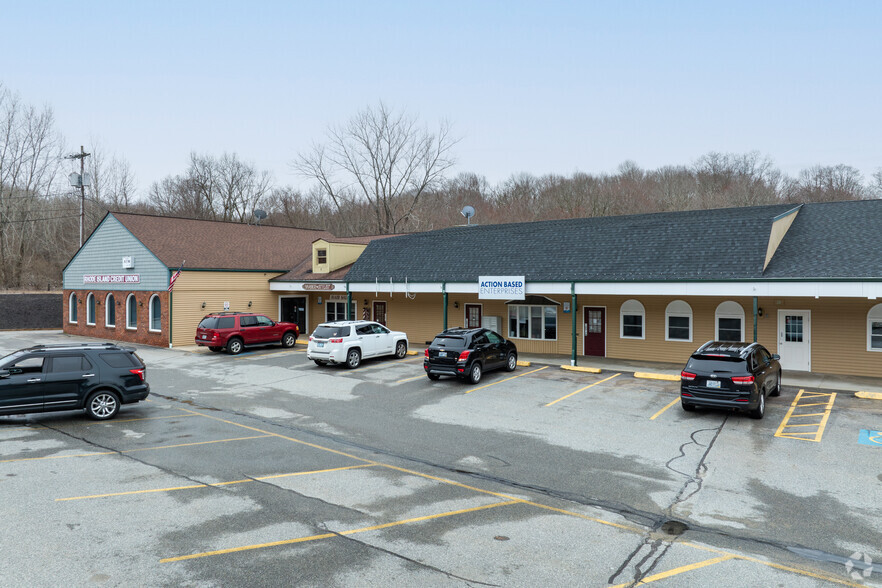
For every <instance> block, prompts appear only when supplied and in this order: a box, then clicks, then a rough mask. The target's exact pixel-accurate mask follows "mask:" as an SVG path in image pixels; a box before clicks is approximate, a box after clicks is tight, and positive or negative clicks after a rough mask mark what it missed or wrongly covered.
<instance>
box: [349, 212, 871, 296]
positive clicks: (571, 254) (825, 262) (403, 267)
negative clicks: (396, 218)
mask: <svg viewBox="0 0 882 588" xmlns="http://www.w3.org/2000/svg"><path fill="white" fill-rule="evenodd" d="M793 208H794V206H793V205H790V204H780V205H772V206H758V207H744V208H724V209H715V210H695V211H685V212H670V213H656V214H641V215H630V216H615V217H597V218H583V219H568V220H556V221H541V222H531V223H515V224H505V225H487V226H471V227H453V228H449V229H442V230H438V231H432V232H428V233H417V234H412V235H405V236H402V237H396V238H392V239H384V240H379V241H373V242H371V244H370V245H368V247H367V249H365V251H364V253H362V255H361V257H359V258H358V260H357V261H356V262H355V264H354V265H353V267H352V269H351V270H350V271H349V273H348V274H347V276H346V280H347V281H350V282H373V281H374V280H376V279H379V280H380V281H387V280H389V279H390V278H392V279H395V280H401V279H404V278H407V279H408V280H409V281H411V282H417V281H420V282H442V281H448V282H469V281H476V280H477V279H478V276H481V275H524V276H525V277H526V279H527V280H528V281H680V280H739V279H763V278H769V277H797V276H798V277H805V276H817V277H828V276H840V275H841V276H845V275H848V276H849V277H857V276H872V277H877V278H882V268H880V264H882V240H880V239H879V238H878V234H879V228H880V227H882V223H880V221H882V218H880V215H882V201H879V200H875V201H860V202H840V203H825V204H806V205H805V206H803V208H802V210H800V212H799V214H798V215H797V217H796V219H795V221H794V222H793V225H792V226H791V228H790V231H789V232H788V233H787V235H786V236H785V239H784V241H783V242H782V243H781V246H780V247H779V250H778V252H777V253H776V255H775V256H774V257H773V261H772V263H771V264H770V265H769V268H768V269H767V271H766V273H765V274H764V273H763V263H764V261H765V256H766V248H767V246H768V242H769V234H770V231H771V227H772V221H773V219H774V218H775V217H776V216H778V215H779V214H782V213H784V212H787V211H789V210H792V209H793ZM874 225H875V228H873V226H874ZM854 229H858V230H857V231H855V230H854ZM874 236H875V237H876V238H874ZM867 256H871V257H873V262H872V263H869V264H868V263H867V262H866V257H867Z"/></svg>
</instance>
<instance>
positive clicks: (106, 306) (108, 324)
mask: <svg viewBox="0 0 882 588" xmlns="http://www.w3.org/2000/svg"><path fill="white" fill-rule="evenodd" d="M111 297H113V304H109V303H108V300H110V298H111ZM111 308H113V310H114V313H113V323H111V322H109V319H110V309H111ZM104 326H105V327H116V296H114V295H113V292H109V293H108V294H107V296H105V297H104Z"/></svg>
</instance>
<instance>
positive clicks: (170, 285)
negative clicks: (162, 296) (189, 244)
mask: <svg viewBox="0 0 882 588" xmlns="http://www.w3.org/2000/svg"><path fill="white" fill-rule="evenodd" d="M182 269H184V264H183V263H182V264H181V267H179V268H178V271H176V272H175V273H173V274H172V277H171V278H169V280H168V291H169V292H171V291H172V288H174V287H175V280H177V279H178V276H179V275H181V270H182Z"/></svg>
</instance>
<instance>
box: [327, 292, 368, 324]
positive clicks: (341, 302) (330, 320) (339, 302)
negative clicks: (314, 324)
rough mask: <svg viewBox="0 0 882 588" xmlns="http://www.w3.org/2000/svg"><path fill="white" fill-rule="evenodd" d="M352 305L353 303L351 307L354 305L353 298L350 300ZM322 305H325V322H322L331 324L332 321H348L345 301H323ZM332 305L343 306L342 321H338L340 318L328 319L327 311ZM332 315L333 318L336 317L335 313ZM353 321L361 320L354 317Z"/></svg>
mask: <svg viewBox="0 0 882 588" xmlns="http://www.w3.org/2000/svg"><path fill="white" fill-rule="evenodd" d="M352 303H353V305H354V304H355V299H354V298H353V299H352ZM324 304H325V320H324V321H323V322H326V323H330V322H333V321H346V320H349V319H348V318H346V301H345V300H325V301H324ZM332 304H334V305H337V304H342V305H343V318H342V319H340V318H330V317H329V316H328V309H329V308H331V305H332ZM334 308H337V307H336V306H335V307H334ZM334 315H335V317H336V315H337V313H336V312H335V313H334ZM355 320H361V319H359V318H358V317H356V319H355Z"/></svg>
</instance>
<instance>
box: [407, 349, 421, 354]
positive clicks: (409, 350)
mask: <svg viewBox="0 0 882 588" xmlns="http://www.w3.org/2000/svg"><path fill="white" fill-rule="evenodd" d="M423 353H424V352H420V351H414V350H412V349H408V350H407V354H408V355H422V354H423Z"/></svg>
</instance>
